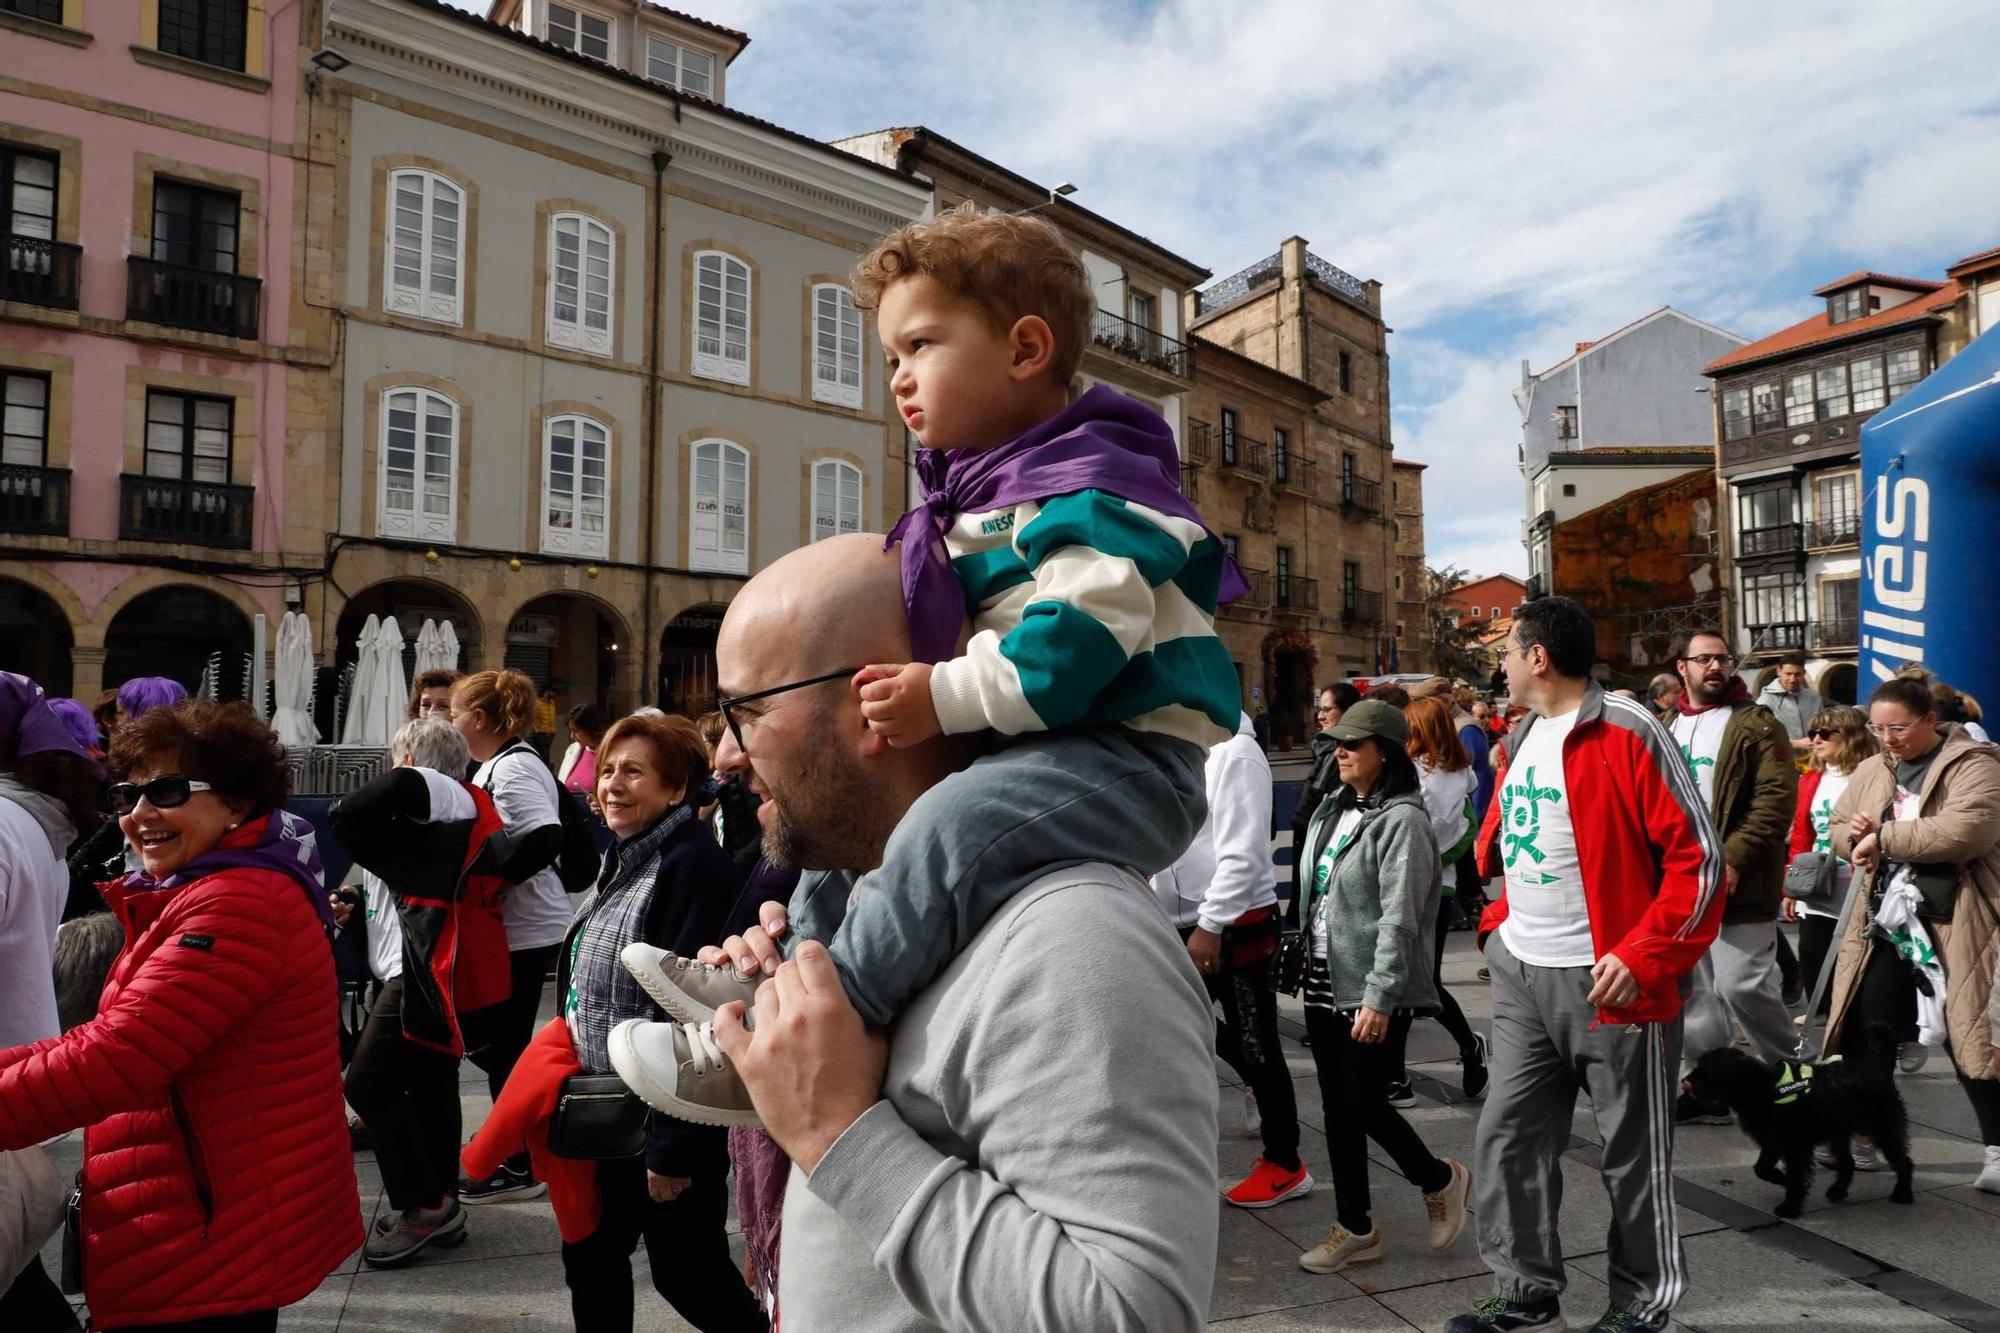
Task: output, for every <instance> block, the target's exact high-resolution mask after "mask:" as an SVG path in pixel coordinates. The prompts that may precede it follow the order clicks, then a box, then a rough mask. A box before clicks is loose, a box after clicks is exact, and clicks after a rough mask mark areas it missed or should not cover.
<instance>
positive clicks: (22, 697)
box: [0, 671, 97, 764]
mask: <svg viewBox="0 0 2000 1333" xmlns="http://www.w3.org/2000/svg"><path fill="white" fill-rule="evenodd" d="M51 751H57V752H60V753H63V754H73V755H79V756H81V757H82V758H84V759H88V760H90V762H91V763H93V764H94V763H96V762H97V758H96V756H94V755H93V754H91V753H90V751H89V750H86V749H85V748H84V747H83V746H82V745H81V744H79V743H78V742H77V739H76V737H75V736H73V735H71V734H70V729H69V726H68V724H66V723H65V722H64V721H63V720H62V715H61V714H59V713H57V712H56V710H55V709H54V708H52V707H50V706H49V697H48V695H46V694H44V693H43V692H42V687H41V686H39V685H37V684H35V682H34V681H32V680H29V679H28V678H27V677H26V676H19V675H16V674H14V673H13V672H11V671H0V754H11V755H13V756H14V757H15V758H17V759H18V758H20V757H21V756H22V755H30V754H48V753H49V752H51Z"/></svg>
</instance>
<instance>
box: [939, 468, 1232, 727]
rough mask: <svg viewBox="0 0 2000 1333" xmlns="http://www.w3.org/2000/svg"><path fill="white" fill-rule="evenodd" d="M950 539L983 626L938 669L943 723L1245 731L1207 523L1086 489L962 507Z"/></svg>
mask: <svg viewBox="0 0 2000 1333" xmlns="http://www.w3.org/2000/svg"><path fill="white" fill-rule="evenodd" d="M944 540H945V549H946V550H947V551H948V552H949V553H950V556H951V567H952V572H953V573H954V574H956V575H957V576H958V581H959V583H960V585H961V586H963V587H964V589H965V600H966V604H967V606H969V607H970V608H971V609H972V628H973V635H972V641H971V642H970V643H969V644H967V645H966V649H965V653H964V655H963V656H961V657H957V658H954V659H952V660H951V661H949V662H940V663H938V664H937V665H936V666H935V667H934V668H933V669H932V672H931V703H932V704H933V706H934V707H935V708H936V709H937V715H938V721H939V723H940V724H941V725H942V726H943V728H944V730H945V731H946V732H948V733H951V732H968V731H982V730H987V729H989V728H990V729H991V730H994V731H999V732H1003V733H1005V734H1007V735H1019V734H1021V733H1023V732H1029V731H1049V730H1053V729H1055V728H1058V727H1069V726H1079V725H1085V726H1087V725H1097V724H1105V723H1122V724H1124V725H1125V726H1128V727H1131V728H1133V729H1134V730H1136V731H1149V732H1160V733H1163V734H1165V735H1169V736H1178V737H1180V738H1182V739H1184V740H1188V741H1192V742H1194V743H1195V744H1197V745H1200V746H1201V747H1202V748H1203V749H1207V748H1209V747H1210V746H1213V745H1215V744H1217V743H1219V742H1221V741H1223V740H1225V739H1227V738H1228V737H1229V736H1230V735H1231V734H1232V733H1233V732H1234V731H1235V729H1236V723H1237V721H1238V720H1239V716H1240V704H1239V698H1240V696H1239V693H1238V686H1237V682H1236V666H1235V664H1234V663H1233V662H1231V661H1230V660H1229V652H1228V650H1227V649H1226V648H1224V647H1223V644H1222V640H1221V639H1219V638H1217V637H1216V633H1215V604H1216V590H1217V588H1218V586H1219V585H1220V583H1221V580H1222V568H1223V564H1222V562H1223V552H1222V546H1221V544H1220V543H1219V542H1217V541H1216V539H1215V538H1213V537H1211V536H1210V535H1209V534H1208V533H1207V532H1206V531H1204V530H1203V528H1202V526H1201V525H1200V524H1199V523H1193V522H1190V521H1188V520H1187V519H1183V518H1175V517H1173V516H1171V515H1168V514H1163V513H1161V512H1160V511H1158V510H1156V509H1150V508H1148V507H1147V506H1145V505H1142V504H1137V503H1134V502H1132V501H1128V500H1125V499H1123V498H1121V497H1119V496H1116V495H1112V494H1109V493H1108V492H1105V491H1099V490H1086V491H1077V492H1075V493H1073V494H1070V495H1059V496H1055V497H1052V498H1050V499H1047V500H1042V501H1032V500H1031V501H1027V502H1025V503H1022V504H1017V505H1012V506H1009V507H1006V508H1002V509H990V510H987V511H985V512H983V513H962V514H960V515H959V516H958V517H957V519H956V520H955V521H954V522H953V523H952V525H951V529H950V530H949V531H948V532H947V533H946V534H945V539H944Z"/></svg>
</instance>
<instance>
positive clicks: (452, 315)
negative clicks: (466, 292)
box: [382, 170, 465, 324]
mask: <svg viewBox="0 0 2000 1333" xmlns="http://www.w3.org/2000/svg"><path fill="white" fill-rule="evenodd" d="M388 207H389V216H388V218H387V219H385V225H386V226H387V227H388V232H389V234H388V236H387V237H385V238H384V240H385V243H384V245H383V251H384V254H383V260H382V262H383V267H384V273H383V279H382V303H383V307H384V308H385V309H386V310H387V311H388V312H389V313H390V314H393V315H408V316H410V317H412V318H414V319H430V320H436V321H438V322H439V323H441V324H457V323H460V322H461V319H462V310H463V303H462V301H461V299H460V294H459V292H460V286H461V281H462V279H461V274H462V273H463V271H464V267H465V239H464V237H465V217H464V214H465V191H464V190H463V189H461V188H460V187H459V186H457V185H455V184H453V183H452V182H451V181H448V180H446V179H445V178H444V177H442V176H440V175H438V174H437V173H435V172H431V171H417V170H408V171H396V172H392V173H390V176H389V200H388Z"/></svg>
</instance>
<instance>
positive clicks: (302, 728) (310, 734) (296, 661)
mask: <svg viewBox="0 0 2000 1333" xmlns="http://www.w3.org/2000/svg"><path fill="white" fill-rule="evenodd" d="M274 684H275V686H276V693H277V698H278V709H277V712H276V714H274V715H273V717H272V719H271V729H272V730H274V731H276V732H277V733H278V741H279V743H280V744H282V745H283V746H284V747H285V748H286V749H288V750H302V749H305V748H307V747H309V746H313V745H317V744H319V728H318V727H316V726H314V725H313V720H312V689H313V650H312V622H311V621H310V620H307V619H306V618H305V616H304V615H303V614H301V613H300V612H297V611H287V612H286V613H285V618H284V619H283V620H281V621H280V622H278V676H277V680H276V681H275V682H274Z"/></svg>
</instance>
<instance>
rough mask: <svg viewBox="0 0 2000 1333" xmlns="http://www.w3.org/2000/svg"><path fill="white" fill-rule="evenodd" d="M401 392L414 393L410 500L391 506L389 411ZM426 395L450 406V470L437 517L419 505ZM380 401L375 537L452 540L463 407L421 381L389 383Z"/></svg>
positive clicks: (426, 458)
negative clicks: (400, 517) (405, 505)
mask: <svg viewBox="0 0 2000 1333" xmlns="http://www.w3.org/2000/svg"><path fill="white" fill-rule="evenodd" d="M403 394H413V395H415V402H414V411H415V420H414V422H413V424H412V427H411V430H412V438H411V466H410V496H411V504H410V508H409V509H407V510H392V509H391V508H390V506H389V414H390V412H392V411H393V410H394V409H395V400H396V398H397V397H398V396H399V395H403ZM431 399H435V400H437V401H438V402H439V403H442V404H444V405H445V406H446V407H447V408H448V409H449V413H450V421H451V434H450V437H449V438H450V448H449V450H448V452H447V459H448V462H449V471H448V472H447V473H446V474H445V479H444V480H445V484H444V486H443V487H442V494H443V495H444V497H445V501H446V509H445V512H444V514H443V515H442V517H434V516H432V515H431V514H430V513H429V512H428V511H427V510H426V509H425V507H424V496H425V495H426V494H427V493H429V492H428V490H427V486H426V483H428V482H429V481H430V480H431V476H430V468H429V462H430V457H431V455H430V450H429V439H428V427H429V424H430V417H431V414H430V412H429V411H428V410H427V407H428V402H429V400H431ZM381 400H382V401H381V406H380V407H379V408H378V409H377V414H376V436H375V535H376V536H378V537H391V538H401V539H404V540H408V541H446V542H456V541H457V540H458V485H459V477H460V473H461V469H462V468H463V467H464V465H465V464H464V460H463V459H462V458H461V457H460V453H461V452H462V449H463V444H464V431H465V405H464V404H463V403H461V402H460V401H459V400H458V399H456V398H454V397H452V396H451V395H450V394H448V393H446V392H444V391H443V390H441V389H433V388H430V387H428V386H426V385H422V384H393V385H390V386H388V387H386V388H384V389H383V390H382V392H381ZM392 513H397V514H407V515H408V519H407V521H406V522H396V523H392V522H391V520H390V515H391V514H392Z"/></svg>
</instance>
